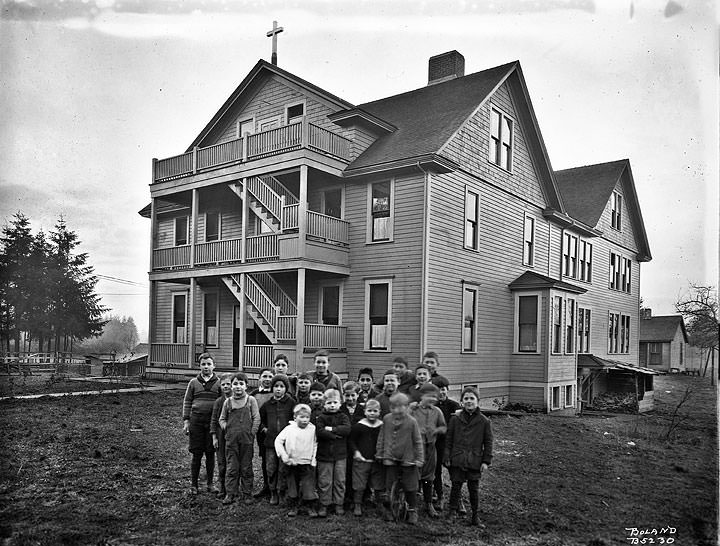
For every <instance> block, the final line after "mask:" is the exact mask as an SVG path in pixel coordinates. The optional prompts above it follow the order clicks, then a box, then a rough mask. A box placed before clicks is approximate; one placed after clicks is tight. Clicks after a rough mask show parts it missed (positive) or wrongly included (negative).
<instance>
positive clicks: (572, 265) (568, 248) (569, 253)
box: [562, 231, 580, 279]
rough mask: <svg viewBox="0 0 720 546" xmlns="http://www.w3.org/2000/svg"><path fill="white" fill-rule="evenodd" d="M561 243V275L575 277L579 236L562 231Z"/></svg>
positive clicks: (576, 273) (576, 274)
mask: <svg viewBox="0 0 720 546" xmlns="http://www.w3.org/2000/svg"><path fill="white" fill-rule="evenodd" d="M562 240H563V243H562V257H563V259H562V275H563V277H569V278H571V279H576V278H577V276H578V246H579V241H580V239H579V237H578V236H577V235H575V234H573V233H569V232H567V231H565V232H563V239H562Z"/></svg>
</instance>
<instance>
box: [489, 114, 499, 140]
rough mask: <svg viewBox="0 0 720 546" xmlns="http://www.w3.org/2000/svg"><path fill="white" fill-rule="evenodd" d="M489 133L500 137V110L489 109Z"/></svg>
mask: <svg viewBox="0 0 720 546" xmlns="http://www.w3.org/2000/svg"><path fill="white" fill-rule="evenodd" d="M490 135H491V136H493V137H495V138H496V139H498V140H499V139H500V112H498V111H497V110H490Z"/></svg>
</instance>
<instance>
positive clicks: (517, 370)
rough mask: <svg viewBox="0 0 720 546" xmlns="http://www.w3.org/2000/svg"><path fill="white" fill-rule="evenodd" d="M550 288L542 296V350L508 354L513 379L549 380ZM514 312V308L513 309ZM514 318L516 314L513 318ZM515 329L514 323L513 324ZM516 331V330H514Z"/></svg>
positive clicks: (540, 333) (540, 334)
mask: <svg viewBox="0 0 720 546" xmlns="http://www.w3.org/2000/svg"><path fill="white" fill-rule="evenodd" d="M548 294H549V291H548V290H544V291H542V293H541V297H540V325H539V330H540V332H539V336H540V347H539V349H540V351H539V352H538V354H532V353H511V354H509V355H508V357H509V361H510V380H511V381H534V382H543V381H546V380H547V360H548V353H547V351H548V347H549V346H550V329H549V324H550V307H549V303H548V302H549V299H548ZM513 304H514V303H513ZM513 313H514V309H513ZM512 320H514V315H513V319H512ZM513 330H514V324H513ZM513 333H514V331H513ZM513 401H514V402H522V401H524V400H515V399H513Z"/></svg>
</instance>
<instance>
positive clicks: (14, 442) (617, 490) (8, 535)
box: [0, 376, 718, 546]
mask: <svg viewBox="0 0 720 546" xmlns="http://www.w3.org/2000/svg"><path fill="white" fill-rule="evenodd" d="M688 388H689V389H690V391H691V392H690V397H689V400H688V401H687V402H686V403H685V404H683V405H682V406H681V407H680V408H679V410H678V411H677V412H676V411H675V410H676V408H677V404H678V403H679V401H680V400H681V399H682V395H683V393H684V392H685V391H686V389H688ZM655 393H656V410H655V411H654V412H653V413H652V414H650V415H641V416H634V415H619V416H616V417H604V416H584V417H549V416H546V415H527V416H523V417H506V416H494V417H492V425H493V428H494V433H495V438H496V441H495V458H494V461H493V465H492V466H491V468H490V470H489V471H488V472H487V473H486V475H484V476H483V480H482V482H481V517H482V521H483V523H484V525H485V527H484V528H482V529H477V528H472V527H468V526H466V525H464V522H463V521H457V520H452V519H448V518H446V517H443V518H442V519H441V520H432V521H430V520H427V519H425V518H424V517H423V514H422V512H421V521H420V523H419V524H418V525H417V526H415V527H410V526H408V525H406V524H396V523H385V522H383V521H381V520H380V519H379V518H378V517H377V516H376V515H375V514H374V513H373V512H372V511H370V512H369V513H368V515H366V516H363V517H362V518H355V517H353V516H352V515H345V516H331V517H329V518H327V519H326V520H309V519H308V518H307V517H305V516H300V517H299V518H296V519H294V520H292V519H288V518H287V517H286V516H285V510H284V509H282V508H278V507H272V506H270V505H269V504H267V502H258V503H256V504H254V505H252V506H249V507H247V506H242V505H233V506H231V507H224V506H222V504H221V503H220V501H219V500H217V499H215V498H214V497H211V496H210V495H209V494H207V493H204V494H201V495H199V496H198V497H191V496H188V495H187V489H188V485H189V478H188V474H189V455H188V453H187V450H186V438H185V436H184V435H183V434H182V430H181V421H180V407H181V402H182V391H160V392H145V393H138V394H103V395H100V396H91V395H88V396H80V397H72V398H71V397H63V398H41V399H36V400H9V401H3V402H0V434H1V435H2V436H1V437H2V441H1V442H0V537H1V538H2V540H3V544H5V545H8V546H9V545H13V546H14V545H30V544H33V545H46V544H47V545H58V544H68V545H70V544H72V545H74V544H91V545H110V544H114V545H121V544H128V545H129V544H132V545H155V544H158V545H165V544H167V545H170V544H172V545H177V546H184V545H194V544H218V545H223V544H228V545H229V544H257V545H261V546H269V545H276V544H288V545H294V546H302V545H311V544H312V545H315V544H328V545H330V544H332V545H340V544H342V545H346V544H363V545H374V544H378V545H380V544H382V545H386V544H392V545H395V546H398V545H405V544H408V545H413V546H417V545H421V544H456V545H464V546H468V545H470V544H476V545H486V544H493V545H494V544H503V545H520V544H530V545H558V546H562V545H567V546H570V545H573V546H575V545H588V546H601V545H611V544H631V543H632V542H631V541H630V540H629V539H630V538H632V537H631V535H630V531H627V530H626V528H638V529H643V530H644V529H647V530H649V531H651V532H652V530H653V529H656V530H657V531H656V532H657V533H658V534H657V535H648V537H652V538H654V540H655V542H654V543H655V544H660V543H661V542H660V540H659V539H660V538H661V537H664V538H665V540H666V541H667V539H668V538H673V539H674V543H675V544H678V545H683V546H685V545H702V546H705V545H711V544H716V543H717V528H716V522H717V501H718V499H717V492H718V482H717V476H718V467H717V455H718V451H717V420H716V391H715V388H714V387H711V386H710V383H709V378H697V377H684V376H661V377H657V378H656V389H655ZM674 412H675V413H676V416H675V418H673V413H674ZM674 425H676V426H674ZM668 527H672V528H673V529H675V530H676V531H675V533H674V534H670V532H669V531H668V529H667V528H668ZM662 531H664V533H662ZM646 543H647V544H650V543H651V542H649V541H647V542H646ZM665 543H668V542H665Z"/></svg>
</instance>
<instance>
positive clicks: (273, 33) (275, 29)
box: [267, 21, 283, 65]
mask: <svg viewBox="0 0 720 546" xmlns="http://www.w3.org/2000/svg"><path fill="white" fill-rule="evenodd" d="M282 31H283V27H279V26H277V21H273V27H272V30H268V32H267V36H268V38H270V37H271V36H272V57H271V58H270V62H271V63H272V64H274V65H277V35H278V34H280V33H281V32H282Z"/></svg>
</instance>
